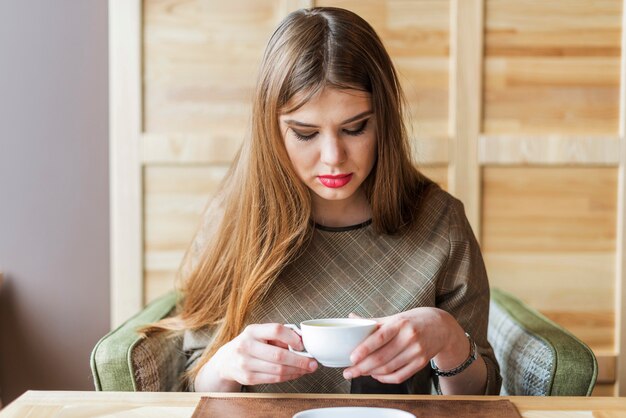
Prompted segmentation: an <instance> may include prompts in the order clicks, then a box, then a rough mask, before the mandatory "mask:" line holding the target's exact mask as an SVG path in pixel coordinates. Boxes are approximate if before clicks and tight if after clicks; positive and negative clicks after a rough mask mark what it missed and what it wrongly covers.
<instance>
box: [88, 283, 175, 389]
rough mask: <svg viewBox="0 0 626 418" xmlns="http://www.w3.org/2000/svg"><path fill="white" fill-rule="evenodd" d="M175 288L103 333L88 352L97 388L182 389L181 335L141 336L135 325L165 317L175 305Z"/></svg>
mask: <svg viewBox="0 0 626 418" xmlns="http://www.w3.org/2000/svg"><path fill="white" fill-rule="evenodd" d="M176 297H177V294H176V293H175V292H170V293H168V294H166V295H164V296H162V297H160V298H159V299H157V300H155V301H153V302H152V303H150V304H149V305H148V306H146V307H145V308H144V309H143V310H141V311H140V312H139V313H137V314H136V315H135V316H133V317H132V318H130V319H129V320H127V321H126V322H125V323H123V324H122V325H120V326H119V327H118V328H117V329H115V330H113V331H111V332H110V333H108V334H107V335H105V336H104V337H103V338H102V339H100V341H99V342H98V343H97V344H96V346H95V347H94V349H93V351H92V352H91V371H92V374H93V380H94V386H95V387H96V390H104V391H152V392H170V391H181V390H183V389H184V386H183V381H182V379H181V374H182V371H183V369H184V367H185V355H184V353H183V352H182V338H181V337H177V338H169V337H166V336H163V335H159V336H151V337H149V338H144V337H142V336H141V335H140V334H138V333H137V331H136V330H137V329H138V328H139V327H141V326H142V325H146V324H149V323H152V322H155V321H158V320H159V319H162V318H165V317H167V316H168V315H169V314H170V313H171V312H172V311H173V310H174V308H175V307H176Z"/></svg>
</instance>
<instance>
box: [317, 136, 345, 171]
mask: <svg viewBox="0 0 626 418" xmlns="http://www.w3.org/2000/svg"><path fill="white" fill-rule="evenodd" d="M321 142H322V149H321V150H320V160H321V161H322V163H324V164H326V165H330V166H337V165H339V164H341V163H343V162H344V161H345V160H346V150H345V149H344V146H343V144H342V142H341V139H339V138H338V137H337V136H336V135H327V136H326V137H325V138H324V139H323V141H321Z"/></svg>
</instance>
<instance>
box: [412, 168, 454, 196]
mask: <svg viewBox="0 0 626 418" xmlns="http://www.w3.org/2000/svg"><path fill="white" fill-rule="evenodd" d="M418 168H419V170H420V171H421V172H422V173H424V175H425V176H426V177H428V178H430V179H431V180H432V181H434V182H435V183H437V184H438V185H439V186H441V188H442V189H444V190H447V189H448V167H447V166H445V165H418Z"/></svg>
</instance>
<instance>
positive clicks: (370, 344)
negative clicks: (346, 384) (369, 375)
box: [350, 320, 404, 364]
mask: <svg viewBox="0 0 626 418" xmlns="http://www.w3.org/2000/svg"><path fill="white" fill-rule="evenodd" d="M403 325H404V320H400V321H398V322H390V323H387V324H383V325H382V326H381V327H380V328H378V329H377V330H376V331H374V332H373V333H372V334H371V335H370V336H369V337H367V338H366V339H365V341H363V342H362V343H361V344H359V345H358V346H357V348H355V349H354V351H353V352H352V354H351V355H350V361H352V363H353V364H357V363H359V362H360V361H361V360H363V359H364V358H365V357H367V356H369V355H370V354H371V353H373V352H375V351H376V350H378V349H380V348H381V347H382V346H384V345H385V344H387V343H388V342H389V341H391V340H392V339H393V338H395V336H396V335H398V332H400V328H401V327H402V326H403Z"/></svg>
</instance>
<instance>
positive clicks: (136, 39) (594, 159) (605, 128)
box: [110, 0, 626, 394]
mask: <svg viewBox="0 0 626 418" xmlns="http://www.w3.org/2000/svg"><path fill="white" fill-rule="evenodd" d="M110 4H111V9H110V19H111V40H112V42H111V54H112V55H111V56H112V59H111V65H112V68H111V74H112V81H111V90H112V100H111V106H112V112H111V113H112V176H114V177H112V178H115V179H117V180H116V181H115V182H113V181H112V185H113V188H112V194H113V195H112V201H113V203H112V213H113V214H114V216H115V219H117V221H115V219H114V222H113V224H114V227H115V228H114V230H113V233H114V234H113V236H112V245H113V248H112V254H114V255H116V256H115V257H114V260H113V263H114V266H113V278H112V289H114V290H113V294H112V298H113V299H112V312H113V314H112V317H113V325H115V324H117V323H119V322H120V321H121V320H123V319H124V318H125V317H127V316H129V315H130V313H132V310H133V309H136V307H137V306H141V305H142V304H144V303H146V302H148V301H150V300H152V299H154V298H155V297H157V296H158V295H160V294H162V293H164V292H166V291H168V290H169V289H171V288H173V278H174V275H175V271H176V269H177V268H178V265H179V262H180V259H181V257H182V255H183V252H184V250H185V249H186V247H187V245H188V244H189V240H190V239H191V237H192V235H193V232H194V230H195V228H196V227H197V223H198V221H199V215H200V213H201V212H202V209H203V207H204V205H205V203H206V200H207V198H208V197H209V196H210V195H211V193H213V192H214V191H215V189H216V187H217V185H218V183H219V181H220V180H221V178H222V177H223V175H224V173H225V172H226V169H227V167H228V165H229V163H230V161H231V160H232V158H233V155H234V153H235V152H236V150H237V148H238V146H239V144H240V141H241V138H242V137H243V133H244V130H245V128H246V124H247V122H248V112H249V109H250V103H249V101H250V93H251V90H252V86H253V83H254V79H255V75H256V74H255V71H256V68H257V65H258V63H259V61H260V58H261V54H262V52H263V48H264V46H265V44H266V42H267V40H268V39H269V36H270V35H271V33H272V31H273V29H274V28H275V26H276V25H277V23H278V22H279V21H280V20H281V19H282V18H283V17H284V16H285V15H286V14H287V13H288V12H289V11H291V10H294V9H297V8H299V7H310V6H338V7H344V8H348V9H351V10H354V11H355V12H357V13H358V14H360V15H361V16H362V17H364V18H365V19H366V20H368V21H369V22H370V23H371V24H372V25H373V26H374V28H375V29H376V30H377V32H378V33H379V34H380V35H381V37H382V39H383V41H384V43H385V45H386V46H387V48H388V50H389V52H390V54H391V56H392V58H393V60H394V62H395V64H396V66H397V69H398V71H399V73H400V76H401V79H402V83H403V87H404V89H405V93H406V96H407V99H408V103H409V105H410V107H409V115H410V120H409V125H410V128H411V132H412V135H411V137H412V141H413V146H414V149H415V150H416V156H417V161H416V163H417V164H418V165H419V167H420V168H421V169H422V170H423V171H424V172H425V173H427V175H429V176H431V177H432V178H433V179H434V180H436V181H437V182H439V183H440V184H442V185H443V186H444V187H445V188H447V189H448V190H449V191H450V192H451V193H453V194H454V195H456V196H458V197H459V198H460V199H462V200H463V202H464V203H465V208H466V212H467V215H468V218H469V219H470V221H471V223H472V226H473V228H474V230H475V232H476V235H477V236H478V238H479V240H480V241H481V245H482V249H483V252H484V256H485V260H486V263H487V268H488V272H489V275H490V281H491V284H492V285H493V286H498V287H501V288H503V289H506V290H508V291H511V292H513V293H514V294H516V295H517V296H519V297H520V298H521V299H523V300H524V301H526V302H528V303H529V304H531V305H532V306H535V307H536V308H538V309H539V310H541V311H542V312H543V313H544V314H546V315H547V316H549V317H550V318H552V319H554V320H555V321H556V322H558V323H560V324H562V325H564V326H565V327H567V328H568V329H570V330H571V331H572V332H574V333H575V334H576V335H577V336H579V337H580V338H581V339H582V340H584V341H586V342H587V343H588V344H589V345H590V346H591V347H592V348H593V349H594V351H595V352H596V354H597V355H598V358H599V360H600V364H601V369H600V381H601V384H600V385H599V386H598V388H597V390H596V393H601V394H612V393H614V391H619V393H624V390H620V389H619V387H618V386H617V385H615V384H614V383H615V380H616V378H617V377H618V376H619V377H621V376H622V375H623V373H626V371H622V370H620V369H618V368H617V364H619V362H618V360H619V359H622V358H624V357H623V356H624V349H620V346H622V347H623V344H619V341H620V340H621V339H625V338H626V337H624V333H623V332H622V329H623V328H624V325H622V323H623V322H624V321H622V317H623V316H624V308H622V294H623V293H624V292H626V291H624V290H622V285H621V284H622V280H623V270H624V269H623V267H622V266H623V265H624V264H623V263H624V261H623V260H624V258H623V256H622V254H621V251H619V252H618V251H617V248H618V246H620V248H622V247H621V246H622V245H623V244H622V242H623V239H624V236H625V232H624V231H623V230H624V226H623V225H624V222H623V215H624V214H623V212H624V202H623V200H624V197H623V196H624V193H623V190H624V189H625V188H624V180H623V174H622V179H620V177H619V176H618V171H619V170H622V171H623V167H624V163H625V161H626V157H624V152H625V150H624V146H623V139H622V138H623V136H624V129H623V121H624V106H623V105H621V106H620V91H621V89H623V84H624V83H623V82H620V80H621V79H624V77H623V75H624V64H622V56H623V53H622V42H621V36H622V32H621V31H622V26H623V25H622V19H623V17H622V15H623V2H622V0H594V1H589V0H409V1H406V0H405V1H400V0H384V1H364V0H342V1H330V0H328V1H326V0H315V1H311V0H308V1H301V0H271V1H263V2H257V1H254V0H236V1H233V2H222V1H218V0H203V1H200V0H144V1H143V2H141V1H140V0H110ZM123 40H127V42H122V41H123ZM129 63H130V64H129ZM136 94H137V96H135V95H136ZM137 101H139V102H140V103H137ZM621 102H622V103H623V102H624V99H623V97H622V100H621ZM129 156H130V157H129ZM129 176H130V177H129ZM124 179H130V180H131V182H130V183H124ZM135 181H137V182H138V183H134V182H135ZM134 184H139V186H134ZM618 190H621V192H620V193H618ZM129 193H130V194H129ZM125 214H130V217H127V218H124V216H125ZM133 216H134V217H133ZM123 219H126V222H125V221H123ZM618 220H619V222H618ZM620 231H621V232H620ZM137 240H139V242H142V243H143V246H141V250H140V251H139V250H138V249H137V248H138V247H137V242H138V241H137ZM137 255H139V257H138V259H139V260H140V265H139V266H138V265H137V264H136V263H137V262H138V261H137ZM133 257H135V259H134V260H133ZM126 290H128V291H126ZM625 363H626V358H624V360H623V361H622V362H621V364H625ZM623 379H626V376H624V378H623ZM623 379H622V380H623Z"/></svg>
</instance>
